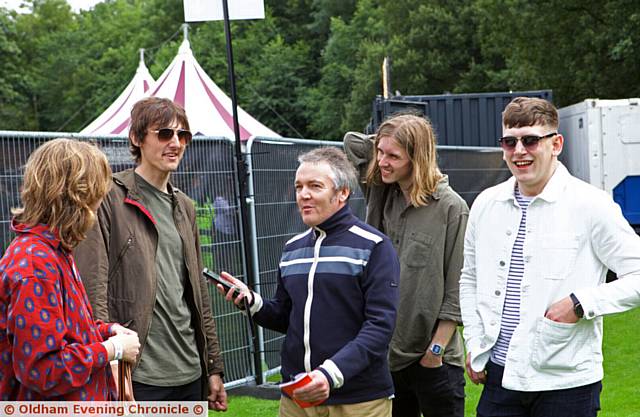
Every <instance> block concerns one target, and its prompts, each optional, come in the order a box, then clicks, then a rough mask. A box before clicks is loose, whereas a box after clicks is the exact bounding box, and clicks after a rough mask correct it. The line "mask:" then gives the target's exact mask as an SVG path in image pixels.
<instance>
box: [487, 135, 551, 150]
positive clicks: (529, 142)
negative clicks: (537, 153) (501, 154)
mask: <svg viewBox="0 0 640 417" xmlns="http://www.w3.org/2000/svg"><path fill="white" fill-rule="evenodd" d="M557 134H558V132H552V133H549V134H547V135H544V136H535V135H526V136H521V137H519V138H518V137H516V136H504V137H501V138H500V139H498V142H500V146H502V148H503V149H505V150H508V151H512V150H514V149H515V148H516V145H517V144H518V141H520V142H522V146H524V147H525V149H526V150H528V151H531V150H534V149H535V148H537V147H538V142H540V141H541V140H542V139H546V138H551V137H553V136H556V135H557Z"/></svg>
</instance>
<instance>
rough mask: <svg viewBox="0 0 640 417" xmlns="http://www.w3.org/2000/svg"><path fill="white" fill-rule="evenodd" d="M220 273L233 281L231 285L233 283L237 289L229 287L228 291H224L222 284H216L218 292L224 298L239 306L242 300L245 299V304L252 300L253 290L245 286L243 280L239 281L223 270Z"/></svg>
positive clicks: (241, 306)
mask: <svg viewBox="0 0 640 417" xmlns="http://www.w3.org/2000/svg"><path fill="white" fill-rule="evenodd" d="M220 275H222V276H224V278H226V279H227V280H229V281H231V282H233V285H235V287H236V288H237V290H236V289H233V288H231V289H229V291H227V292H225V290H224V287H223V286H222V285H220V284H216V288H217V289H218V292H219V293H220V294H222V295H224V298H225V300H227V301H233V303H234V304H235V305H236V306H238V307H240V308H243V304H242V302H243V301H242V300H245V299H246V300H247V306H248V305H250V304H251V303H252V302H253V292H252V291H251V290H250V289H249V287H247V285H246V284H245V283H244V282H242V281H240V280H239V279H238V278H236V277H234V276H233V275H231V274H230V273H228V272H225V271H222V272H220ZM236 294H237V295H236ZM234 296H235V298H234Z"/></svg>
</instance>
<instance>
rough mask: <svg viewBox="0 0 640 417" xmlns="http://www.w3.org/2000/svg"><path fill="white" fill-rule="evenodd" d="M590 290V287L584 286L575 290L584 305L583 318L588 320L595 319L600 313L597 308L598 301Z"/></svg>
mask: <svg viewBox="0 0 640 417" xmlns="http://www.w3.org/2000/svg"><path fill="white" fill-rule="evenodd" d="M596 288H597V287H596ZM590 290H591V289H590V288H583V289H580V290H577V291H574V292H573V294H574V295H575V296H576V298H577V299H578V301H579V302H580V305H581V306H582V310H583V311H584V317H583V318H584V319H586V320H591V319H594V318H596V317H598V316H599V315H600V313H599V312H598V309H597V307H598V303H597V302H596V300H595V297H592V296H591V294H590V292H591V291H590Z"/></svg>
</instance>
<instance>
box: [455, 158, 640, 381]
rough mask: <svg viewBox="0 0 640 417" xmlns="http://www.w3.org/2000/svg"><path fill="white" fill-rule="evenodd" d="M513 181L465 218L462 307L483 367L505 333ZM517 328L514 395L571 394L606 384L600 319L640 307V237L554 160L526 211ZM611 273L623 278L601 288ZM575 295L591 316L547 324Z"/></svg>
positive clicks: (510, 376) (510, 366)
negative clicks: (555, 307)
mask: <svg viewBox="0 0 640 417" xmlns="http://www.w3.org/2000/svg"><path fill="white" fill-rule="evenodd" d="M514 186H515V178H513V177H512V178H510V179H509V180H507V181H506V182H504V183H502V184H499V185H497V186H495V187H492V188H489V189H487V190H485V191H484V192H483V193H482V194H480V195H479V196H478V198H477V199H476V200H475V202H474V204H473V207H472V208H471V211H470V214H469V223H468V226H467V231H466V236H465V245H464V267H463V269H462V276H461V278H460V306H461V309H462V320H463V322H464V336H465V343H466V346H467V352H469V353H470V354H471V358H472V362H471V366H472V368H473V369H474V370H475V371H481V370H483V369H484V367H485V365H486V363H487V360H488V359H489V357H490V355H491V348H492V346H493V345H494V344H495V342H496V339H497V338H498V333H499V331H500V319H501V315H502V308H503V305H504V298H505V293H506V285H507V275H508V272H509V263H510V260H511V249H512V247H513V243H514V240H515V238H516V235H517V232H518V226H519V222H520V207H519V206H518V204H517V203H516V201H515V198H514V195H513V194H514ZM523 255H524V261H525V273H524V277H523V279H522V286H521V291H522V292H521V305H520V314H521V316H520V324H519V325H518V327H517V328H516V330H515V332H514V333H513V337H512V339H511V344H510V346H509V351H508V353H507V359H506V363H505V372H504V377H503V380H502V386H503V387H504V388H507V389H511V390H517V391H546V390H556V389H564V388H572V387H577V386H581V385H586V384H589V383H593V382H596V381H599V380H601V379H602V376H603V369H602V316H603V315H605V314H611V313H617V312H622V311H625V310H628V309H630V308H633V307H635V306H637V305H639V304H640V237H638V236H637V235H636V234H635V233H634V231H633V230H632V229H631V227H630V226H629V224H628V223H627V221H626V220H625V219H624V217H623V216H622V212H621V210H620V207H619V206H618V205H617V204H616V203H615V202H613V200H612V199H611V197H610V196H609V195H608V194H606V193H605V192H603V191H601V190H598V189H597V188H595V187H593V186H591V185H589V184H587V183H585V182H583V181H580V180H579V179H577V178H575V177H572V176H571V175H570V174H569V172H568V171H567V169H566V168H565V167H564V166H563V165H562V164H561V163H558V165H557V169H556V171H555V173H554V174H553V176H552V178H551V179H550V180H549V182H548V184H547V185H546V187H545V188H544V190H543V191H542V193H541V194H540V195H538V196H536V197H535V198H534V199H533V200H532V201H531V204H530V205H529V208H528V211H527V232H526V238H525V243H524V254H523ZM607 268H609V269H611V270H613V271H615V272H616V273H617V274H618V276H619V277H620V279H618V280H616V281H614V282H611V283H608V284H606V283H605V275H606V272H607ZM572 292H573V293H575V294H576V296H577V297H578V299H579V300H580V302H581V303H582V306H583V308H584V311H585V316H584V319H582V320H579V321H578V322H577V323H575V324H566V323H556V322H553V321H551V320H548V319H546V318H544V314H545V311H546V310H547V308H548V307H549V306H550V305H551V304H553V303H554V302H555V301H558V300H560V299H562V298H564V297H567V296H568V295H569V294H570V293H572Z"/></svg>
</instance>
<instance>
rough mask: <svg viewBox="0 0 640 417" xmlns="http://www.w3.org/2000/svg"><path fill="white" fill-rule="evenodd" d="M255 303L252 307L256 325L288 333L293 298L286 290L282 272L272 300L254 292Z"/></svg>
mask: <svg viewBox="0 0 640 417" xmlns="http://www.w3.org/2000/svg"><path fill="white" fill-rule="evenodd" d="M254 297H255V302H254V304H253V306H251V313H252V317H253V318H254V319H255V321H256V323H257V324H259V325H260V326H262V327H265V328H267V329H271V330H275V331H276V332H280V333H286V332H287V329H288V328H289V315H290V313H291V306H292V303H291V297H290V296H289V293H288V292H287V290H286V289H285V288H284V285H283V283H282V278H281V276H280V270H279V269H278V286H277V288H276V294H275V296H274V297H273V298H272V299H269V300H264V299H263V298H262V297H261V296H260V295H259V294H256V293H255V292H254Z"/></svg>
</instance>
